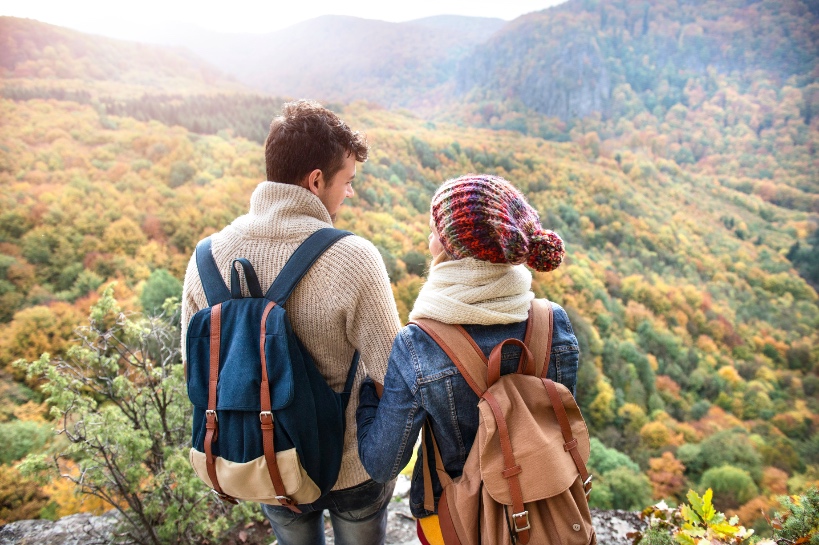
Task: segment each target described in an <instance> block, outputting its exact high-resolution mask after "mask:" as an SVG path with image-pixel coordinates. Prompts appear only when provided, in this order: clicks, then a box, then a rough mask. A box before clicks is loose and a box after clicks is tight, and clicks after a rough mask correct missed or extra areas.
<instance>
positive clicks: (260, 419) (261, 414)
mask: <svg viewBox="0 0 819 545" xmlns="http://www.w3.org/2000/svg"><path fill="white" fill-rule="evenodd" d="M265 415H267V416H269V417H270V421H271V422H273V413H272V412H270V411H262V412H260V413H259V422H261V423H262V424H264V421H263V420H262V417H263V416H265Z"/></svg>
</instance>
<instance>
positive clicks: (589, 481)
mask: <svg viewBox="0 0 819 545" xmlns="http://www.w3.org/2000/svg"><path fill="white" fill-rule="evenodd" d="M593 478H594V475H592V474H591V473H589V477H588V479H586V480H585V481H583V490H584V491H585V492H586V497H587V498H588V497H589V494H591V490H592V479H593Z"/></svg>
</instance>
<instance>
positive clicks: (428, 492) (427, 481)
mask: <svg viewBox="0 0 819 545" xmlns="http://www.w3.org/2000/svg"><path fill="white" fill-rule="evenodd" d="M427 434H429V439H430V441H431V442H432V450H433V457H434V458H435V470H436V471H437V472H438V480H439V481H441V486H443V487H444V488H446V487H447V486H449V485H450V484H452V477H450V476H449V473H447V472H446V469H445V468H444V461H443V459H442V458H441V451H440V450H439V449H438V442H437V441H436V440H435V436H434V435H432V426H430V424H429V420H426V421H425V422H424V427H423V428H422V429H421V452H423V453H424V468H423V469H424V509H426V510H427V511H432V512H435V494H434V492H433V490H432V469H431V468H432V458H431V457H430V456H429V448H428V447H427Z"/></svg>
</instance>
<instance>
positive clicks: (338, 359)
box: [182, 182, 400, 490]
mask: <svg viewBox="0 0 819 545" xmlns="http://www.w3.org/2000/svg"><path fill="white" fill-rule="evenodd" d="M322 227H332V220H331V219H330V215H329V213H328V212H327V209H326V208H325V207H324V205H323V204H322V203H321V201H320V200H319V199H318V197H316V196H315V195H313V194H312V193H310V191H308V190H306V189H304V188H301V187H298V186H294V185H288V184H280V183H273V182H262V183H261V184H259V186H258V187H257V188H256V190H255V191H254V192H253V195H252V196H251V197H250V212H249V213H248V214H246V215H244V216H240V217H238V218H236V220H234V221H233V223H231V224H230V225H228V226H227V227H225V228H224V229H223V230H222V231H220V232H218V233H216V234H214V235H212V237H211V240H212V241H213V257H214V259H215V260H216V264H217V265H218V266H219V270H220V272H221V273H222V278H224V279H225V283H226V284H227V285H228V286H229V282H230V262H231V261H232V260H233V259H234V258H236V257H246V258H247V259H249V260H250V262H251V263H252V264H253V267H254V269H255V270H256V274H257V275H258V276H259V282H260V284H261V285H262V290H263V291H266V290H267V288H268V287H269V286H270V285H271V284H272V283H273V280H275V278H276V275H277V274H278V273H279V271H280V270H281V269H282V267H284V264H285V262H286V261H287V259H288V258H289V257H290V255H291V254H292V253H293V252H294V251H295V250H296V248H297V247H298V246H299V244H301V243H302V242H303V241H304V240H305V239H306V238H307V237H308V236H309V235H310V234H312V233H313V232H314V231H316V230H318V229H320V228H322ZM244 291H245V295H248V293H247V291H246V288H244ZM207 306H208V304H207V299H206V298H205V292H204V290H203V288H202V282H201V280H200V279H199V274H198V272H197V268H196V258H195V254H194V256H192V257H191V260H190V262H189V263H188V270H187V273H186V274H185V283H184V288H183V293H182V354H183V358H185V357H186V356H185V354H186V352H185V337H186V333H187V325H188V323H189V322H190V319H191V317H193V315H194V314H195V313H196V312H197V311H199V310H201V309H203V308H205V307H207ZM285 308H286V310H287V314H288V317H289V318H290V323H291V324H292V326H293V330H294V331H295V332H296V335H298V337H299V339H301V341H302V343H304V345H305V347H306V348H307V350H308V351H309V352H310V354H311V355H312V356H313V359H314V361H315V363H316V366H317V367H318V370H319V372H320V373H321V374H322V375H323V376H324V378H325V379H326V380H327V383H328V384H329V385H330V387H331V388H333V389H334V390H335V391H341V390H342V389H343V387H344V379H345V378H346V376H347V372H348V371H349V368H350V361H351V360H352V357H353V353H354V352H355V350H356V349H358V351H359V352H360V353H361V364H360V365H359V368H358V373H357V376H356V381H355V384H354V385H353V392H352V396H351V397H350V403H349V405H348V406H347V418H346V419H347V429H346V433H345V436H344V458H343V459H342V462H341V472H340V474H339V477H338V481H336V484H335V486H334V490H339V489H343V488H349V487H351V486H355V485H357V484H360V483H362V482H364V481H366V480H367V479H369V478H370V477H369V475H368V474H367V472H366V470H365V469H364V467H363V466H362V465H361V462H360V461H359V459H358V442H357V441H356V423H355V410H356V407H357V406H358V390H359V386H360V384H361V381H362V379H363V378H364V377H365V375H369V376H370V377H372V378H373V380H376V381H378V382H380V383H382V384H383V382H384V375H385V373H386V372H387V360H388V358H389V355H390V349H391V347H392V342H393V339H394V338H395V336H396V334H397V333H398V330H399V328H400V322H399V319H398V313H397V312H396V309H395V300H394V299H393V294H392V288H391V287H390V281H389V278H388V276H387V270H386V268H385V267H384V262H383V260H382V259H381V255H380V254H379V253H378V250H376V248H375V246H373V245H372V244H371V243H370V242H368V241H366V240H364V239H363V238H361V237H357V236H348V237H344V238H343V239H341V240H340V241H338V242H336V243H335V244H334V245H333V246H331V247H330V249H328V250H327V252H326V253H325V254H324V255H322V256H321V257H320V258H319V259H318V260H317V261H316V263H315V264H314V265H313V267H312V268H311V269H310V270H309V271H308V272H307V274H306V275H305V276H304V278H303V279H302V281H301V282H300V283H299V285H298V286H297V287H296V289H295V290H294V291H293V294H292V295H291V296H290V299H288V301H287V303H286V304H285Z"/></svg>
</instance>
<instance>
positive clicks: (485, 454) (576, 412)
mask: <svg viewBox="0 0 819 545" xmlns="http://www.w3.org/2000/svg"><path fill="white" fill-rule="evenodd" d="M555 386H556V388H557V391H558V393H559V394H560V399H561V400H562V402H563V405H564V407H565V410H566V413H567V415H568V420H569V423H570V424H571V431H572V435H573V436H574V439H576V440H577V443H578V444H577V449H578V451H579V453H580V457H581V458H582V460H583V461H584V463H585V462H587V461H588V459H589V453H590V444H589V432H588V429H587V428H586V423H585V422H584V421H583V417H582V416H581V415H580V409H579V408H578V407H577V403H576V402H575V400H574V397H572V394H571V392H570V391H569V390H568V388H566V387H565V386H563V385H562V384H555ZM489 391H490V392H491V394H492V395H493V397H494V398H495V399H496V400H497V403H498V405H499V407H500V411H501V413H502V414H503V415H504V416H505V419H506V423H507V428H508V432H509V438H510V442H511V447H512V451H513V453H514V458H515V462H516V463H517V465H518V466H520V468H521V471H520V474H519V481H520V487H521V492H522V495H523V501H524V502H531V501H537V500H542V499H544V498H550V497H552V496H555V495H557V494H560V493H562V492H563V491H565V490H567V489H569V487H571V485H572V484H573V483H574V482H575V481H576V480H577V477H578V475H579V471H578V468H577V466H576V464H575V462H574V460H573V459H572V456H571V454H570V453H569V452H568V451H567V450H566V449H565V448H564V443H566V441H565V439H564V437H563V434H562V431H561V428H560V424H559V422H558V419H557V416H556V414H555V411H554V409H553V407H552V403H551V400H550V397H549V396H548V395H547V393H546V391H545V390H544V383H543V381H542V379H540V378H537V377H532V376H529V375H520V374H515V375H506V376H504V377H503V380H501V381H499V382H498V383H497V384H495V385H494V386H492V387H491V388H490V389H489ZM515 408H517V410H515ZM478 409H479V410H480V416H481V418H480V421H481V426H480V428H479V429H478V436H477V437H476V440H475V443H474V445H473V448H479V449H480V451H479V452H480V465H481V476H482V478H483V481H484V486H485V487H486V491H487V492H488V493H489V495H490V496H492V498H493V499H494V500H495V501H497V502H498V503H502V504H506V505H512V497H511V493H510V490H509V483H508V481H507V479H506V478H504V476H503V473H504V470H505V469H506V467H505V463H504V456H503V453H502V448H501V442H500V436H499V432H498V425H497V421H496V419H495V414H494V413H493V411H492V408H491V407H490V406H489V403H488V402H487V401H486V400H485V399H482V400H481V401H480V402H479V403H478ZM545 461H548V463H545ZM545 470H548V472H549V478H546V479H544V478H543V472H544V471H545Z"/></svg>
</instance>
